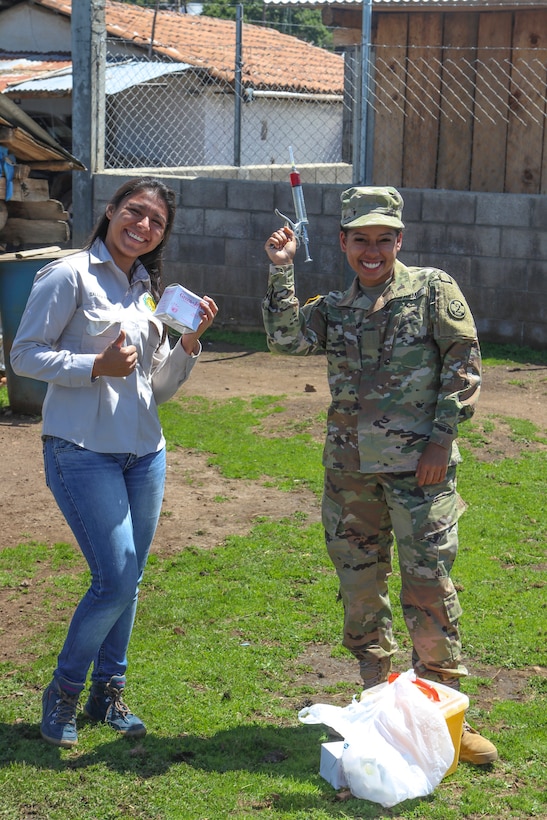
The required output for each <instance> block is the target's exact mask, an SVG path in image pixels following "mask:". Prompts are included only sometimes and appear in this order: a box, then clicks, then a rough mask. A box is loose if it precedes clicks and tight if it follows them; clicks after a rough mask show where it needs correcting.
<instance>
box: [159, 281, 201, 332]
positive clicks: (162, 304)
mask: <svg viewBox="0 0 547 820" xmlns="http://www.w3.org/2000/svg"><path fill="white" fill-rule="evenodd" d="M200 302H201V298H200V297H199V296H196V294H195V293H192V291H191V290H188V289H187V288H184V287H183V286H182V285H178V284H175V285H168V286H167V287H166V288H165V290H164V291H163V294H162V297H161V299H160V301H159V302H158V304H157V307H156V310H155V311H154V316H156V317H157V318H158V319H160V320H161V321H162V322H165V324H166V325H169V327H172V328H173V329H174V330H178V331H179V332H180V333H184V332H185V331H186V332H187V331H188V330H197V329H198V326H199V323H200V322H201V310H200Z"/></svg>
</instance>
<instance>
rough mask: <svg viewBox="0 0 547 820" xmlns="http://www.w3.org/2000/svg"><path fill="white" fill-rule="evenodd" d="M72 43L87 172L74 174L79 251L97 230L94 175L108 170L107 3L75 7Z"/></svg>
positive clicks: (77, 152)
mask: <svg viewBox="0 0 547 820" xmlns="http://www.w3.org/2000/svg"><path fill="white" fill-rule="evenodd" d="M71 39H72V43H71V48H72V139H73V145H72V152H73V154H74V156H76V157H78V159H79V160H80V161H81V162H83V164H84V165H85V166H86V169H87V170H86V171H74V172H73V174H72V209H73V222H72V244H73V247H75V248H79V247H81V246H82V245H83V244H84V242H85V241H86V239H87V237H88V236H89V234H90V233H91V229H92V227H93V174H94V173H95V172H96V171H100V170H102V169H103V167H104V122H105V93H104V74H105V62H106V39H105V0H79V2H77V3H73V5H72V17H71Z"/></svg>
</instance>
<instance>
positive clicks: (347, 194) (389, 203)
mask: <svg viewBox="0 0 547 820" xmlns="http://www.w3.org/2000/svg"><path fill="white" fill-rule="evenodd" d="M340 199H341V200H342V217H341V219H340V225H341V226H342V228H360V227H362V226H363V225H386V226H388V227H389V228H397V229H398V230H402V229H403V228H404V227H405V226H404V224H403V222H402V221H401V216H402V215H403V205H404V202H403V198H402V196H401V194H400V193H399V191H397V190H396V188H348V190H347V191H344V192H343V194H342V195H341V197H340Z"/></svg>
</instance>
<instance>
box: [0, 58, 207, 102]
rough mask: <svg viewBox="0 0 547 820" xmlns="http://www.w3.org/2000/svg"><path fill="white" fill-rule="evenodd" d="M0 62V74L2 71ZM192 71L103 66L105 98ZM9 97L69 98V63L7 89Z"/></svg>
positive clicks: (171, 66) (181, 66) (136, 63)
mask: <svg viewBox="0 0 547 820" xmlns="http://www.w3.org/2000/svg"><path fill="white" fill-rule="evenodd" d="M1 66H2V61H0V73H1V71H2V68H1ZM188 68H191V66H189V65H188V64H187V63H162V62H157V63H150V62H147V61H142V62H141V61H140V60H129V61H127V62H124V63H114V64H109V65H107V66H106V70H105V93H106V94H107V96H110V95H111V94H118V93H119V92H120V91H124V90H125V89H126V88H131V87H132V86H135V85H141V84H142V83H146V82H148V81H149V80H154V79H156V78H157V77H163V76H165V75H166V74H175V73H178V72H181V71H186V70H187V69H188ZM5 91H6V92H8V93H9V94H15V93H17V94H51V95H54V96H68V95H69V94H71V93H72V63H69V64H68V65H67V66H66V67H65V68H63V69H62V70H55V71H53V72H51V73H50V74H41V76H39V77H32V78H31V79H27V80H24V81H22V82H19V83H15V84H13V85H9V86H8V87H7V88H6V89H5Z"/></svg>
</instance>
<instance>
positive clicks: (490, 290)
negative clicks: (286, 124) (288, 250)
mask: <svg viewBox="0 0 547 820" xmlns="http://www.w3.org/2000/svg"><path fill="white" fill-rule="evenodd" d="M236 170H241V171H242V170H243V169H236ZM281 171H282V172H281ZM300 171H301V174H302V180H303V183H304V186H305V188H304V192H305V198H306V208H307V212H308V218H309V222H310V225H309V234H310V251H311V256H312V257H313V261H312V262H309V263H305V262H304V252H303V249H300V250H299V251H298V252H297V256H296V281H297V293H298V296H299V297H300V299H301V300H302V301H304V300H306V299H308V298H310V297H311V296H315V295H316V294H318V293H325V292H327V291H329V290H338V289H343V288H345V287H346V286H347V284H349V282H350V281H351V278H352V274H351V271H349V269H348V267H347V265H346V263H345V259H344V257H343V255H342V254H341V252H340V248H339V241H338V232H339V227H338V226H339V212H340V194H341V192H342V191H343V190H344V189H345V188H346V187H348V186H349V185H351V177H350V174H349V171H348V166H338V167H336V168H333V169H327V168H326V167H325V168H323V169H322V172H321V173H320V174H319V176H321V180H319V181H314V180H317V175H318V174H317V169H316V168H314V166H309V168H308V167H305V168H302V169H300ZM256 172H257V173H256V175H257V176H258V177H259V178H256V177H255V178H249V177H251V176H252V174H251V172H250V171H249V169H245V173H246V176H247V177H248V178H243V179H241V178H237V177H234V178H226V177H211V176H210V175H208V176H207V177H200V176H194V177H191V176H184V177H183V176H181V177H178V176H174V175H173V174H172V173H171V174H169V176H168V177H165V181H166V182H167V183H168V184H169V185H170V186H171V187H172V188H173V189H174V190H175V191H176V192H177V196H178V211H177V217H176V223H175V228H174V231H173V234H172V237H171V240H170V243H169V247H168V250H167V254H166V264H165V284H170V283H172V282H179V283H181V284H183V285H185V286H186V287H188V288H190V289H191V290H193V291H195V292H196V293H199V294H203V293H207V294H209V295H210V296H212V297H213V298H214V299H215V300H216V301H217V303H218V304H219V308H220V312H219V317H218V324H219V325H223V326H224V327H227V328H229V327H232V328H234V329H243V330H251V329H261V327H262V320H261V312H260V303H261V299H262V297H263V295H264V292H265V288H266V282H267V270H268V260H267V257H266V254H265V252H264V243H265V241H266V239H267V237H268V236H269V234H270V233H271V231H272V230H273V229H274V228H275V227H276V226H277V225H278V224H280V223H279V219H278V218H277V217H276V216H275V213H274V211H275V209H276V208H278V209H279V210H280V211H281V212H282V213H285V214H287V215H289V216H291V217H293V216H294V211H293V203H292V195H291V188H290V184H289V181H288V169H287V168H284V169H281V170H280V168H279V167H277V168H276V169H275V176H276V178H275V179H274V178H273V174H272V175H270V178H268V179H264V178H262V177H261V175H263V174H265V170H264V169H263V168H262V169H256ZM153 173H156V174H158V171H157V169H156V171H154V172H153ZM327 173H328V174H330V176H328V177H327V178H326V179H325V177H326V175H327ZM128 178H129V176H128V175H127V174H124V175H121V174H119V173H117V174H112V173H110V172H108V173H105V174H100V175H97V176H96V177H94V210H95V216H97V215H98V214H99V213H100V212H101V211H102V210H103V209H104V207H105V205H106V203H107V201H108V198H109V196H110V194H111V193H112V192H113V191H114V190H115V189H116V188H117V187H118V185H120V184H121V183H122V182H124V181H125V180H126V179H128ZM330 179H334V180H335V181H332V182H331V181H329V180H330ZM401 193H402V195H403V197H404V200H405V209H404V216H403V219H404V222H405V225H406V230H405V235H404V239H403V248H402V250H401V253H400V258H401V260H402V261H403V262H405V263H406V264H408V265H427V266H435V267H440V268H443V269H444V270H446V271H447V272H448V273H450V274H451V275H452V276H454V278H455V279H456V280H457V281H458V282H459V284H460V286H461V288H462V290H463V292H464V293H465V295H466V297H467V299H468V301H469V304H470V307H471V309H472V311H473V314H474V316H475V319H476V322H477V325H478V328H479V334H480V337H481V339H483V340H484V341H491V342H502V343H506V342H508V343H514V344H518V345H528V346H530V347H533V348H543V347H545V346H547V307H546V305H547V299H546V297H547V198H546V197H544V196H540V195H538V196H535V195H528V194H485V193H468V192H452V191H436V190H411V189H401Z"/></svg>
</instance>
